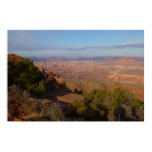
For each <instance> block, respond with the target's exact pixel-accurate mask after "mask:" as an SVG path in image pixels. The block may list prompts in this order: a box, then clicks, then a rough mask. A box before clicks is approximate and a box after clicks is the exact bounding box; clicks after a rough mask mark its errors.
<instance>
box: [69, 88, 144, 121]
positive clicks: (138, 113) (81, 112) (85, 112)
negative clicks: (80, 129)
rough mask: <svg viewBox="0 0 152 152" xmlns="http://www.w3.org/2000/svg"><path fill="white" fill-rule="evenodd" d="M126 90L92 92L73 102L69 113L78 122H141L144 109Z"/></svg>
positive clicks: (95, 90)
mask: <svg viewBox="0 0 152 152" xmlns="http://www.w3.org/2000/svg"><path fill="white" fill-rule="evenodd" d="M142 107H143V104H142V102H141V101H140V100H138V99H136V98H135V97H134V96H133V95H132V94H131V93H130V92H129V91H128V90H125V89H122V88H116V89H115V90H114V91H113V92H111V91H108V90H97V89H94V90H92V91H91V92H90V93H89V94H86V95H85V97H84V100H82V101H77V100H74V101H73V103H72V107H71V111H72V112H71V113H73V115H74V114H75V115H76V116H77V119H78V120H79V119H80V118H81V120H111V121H132V120H143V116H144V108H142Z"/></svg>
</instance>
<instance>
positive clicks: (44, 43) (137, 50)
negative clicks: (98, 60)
mask: <svg viewBox="0 0 152 152" xmlns="http://www.w3.org/2000/svg"><path fill="white" fill-rule="evenodd" d="M8 53H15V54H17V55H20V56H35V57H48V56H65V57H85V56H87V57H97V56H111V57H112V56H129V57H143V56H144V31H143V30H8Z"/></svg>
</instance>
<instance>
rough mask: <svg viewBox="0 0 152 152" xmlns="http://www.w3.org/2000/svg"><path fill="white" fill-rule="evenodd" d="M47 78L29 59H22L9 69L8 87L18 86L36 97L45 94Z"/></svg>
mask: <svg viewBox="0 0 152 152" xmlns="http://www.w3.org/2000/svg"><path fill="white" fill-rule="evenodd" d="M44 82H45V78H44V75H43V73H42V72H41V71H40V70H39V69H38V68H37V67H35V65H34V64H33V62H32V61H30V60H29V59H25V58H24V59H21V60H20V61H18V62H16V63H15V64H14V65H12V66H9V68H8V85H9V86H11V85H12V84H16V85H18V86H19V87H20V88H21V89H23V90H24V89H25V90H27V91H29V92H30V93H31V94H33V95H35V96H42V95H44V93H45V85H44Z"/></svg>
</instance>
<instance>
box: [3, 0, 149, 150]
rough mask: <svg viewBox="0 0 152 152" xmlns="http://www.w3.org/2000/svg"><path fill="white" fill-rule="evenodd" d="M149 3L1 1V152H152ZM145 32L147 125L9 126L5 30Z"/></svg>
mask: <svg viewBox="0 0 152 152" xmlns="http://www.w3.org/2000/svg"><path fill="white" fill-rule="evenodd" d="M150 14H152V10H151V4H150V1H149V0H147V1H142V0H140V1H139V0H138V1H137V0H134V1H131V0H127V1H122V0H115V1H113V0H107V1H98V0H94V1H89V0H88V1H85V0H84V1H82V0H81V1H80V0H77V1H72V0H64V1H63V0H56V1H51V0H44V1H31V0H30V1H29V0H26V1H19V0H13V1H9V0H5V1H3V2H0V52H1V55H0V144H1V146H0V150H1V151H11V152H20V151H22V152H24V151H25V152H27V151H32V152H33V151H36V152H39V151H45V152H47V151H48V152H49V151H59V152H60V151H66V152H68V151H69V152H71V151H74V152H75V151H76V152H78V151H90V152H92V151H108V152H111V151H117V152H122V151H123V152H128V151H138V152H143V151H152V146H151V141H152V70H151V69H152V51H151V50H152V21H151V15H150ZM10 29H103V30H106V29H115V30H116V29H136V30H137V29H138V30H139V29H144V31H145V49H144V51H145V121H144V122H93V123H92V122H81V123H80V122H42V123H40V122H34V123H33V122H7V102H6V101H7V99H6V97H7V85H6V80H7V74H6V72H7V70H6V63H7V62H6V59H7V30H10Z"/></svg>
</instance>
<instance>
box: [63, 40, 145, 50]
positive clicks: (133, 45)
mask: <svg viewBox="0 0 152 152" xmlns="http://www.w3.org/2000/svg"><path fill="white" fill-rule="evenodd" d="M127 48H144V42H138V43H128V44H119V45H100V46H86V47H75V48H74V47H73V48H64V50H67V51H85V50H90V49H100V50H115V49H127Z"/></svg>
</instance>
